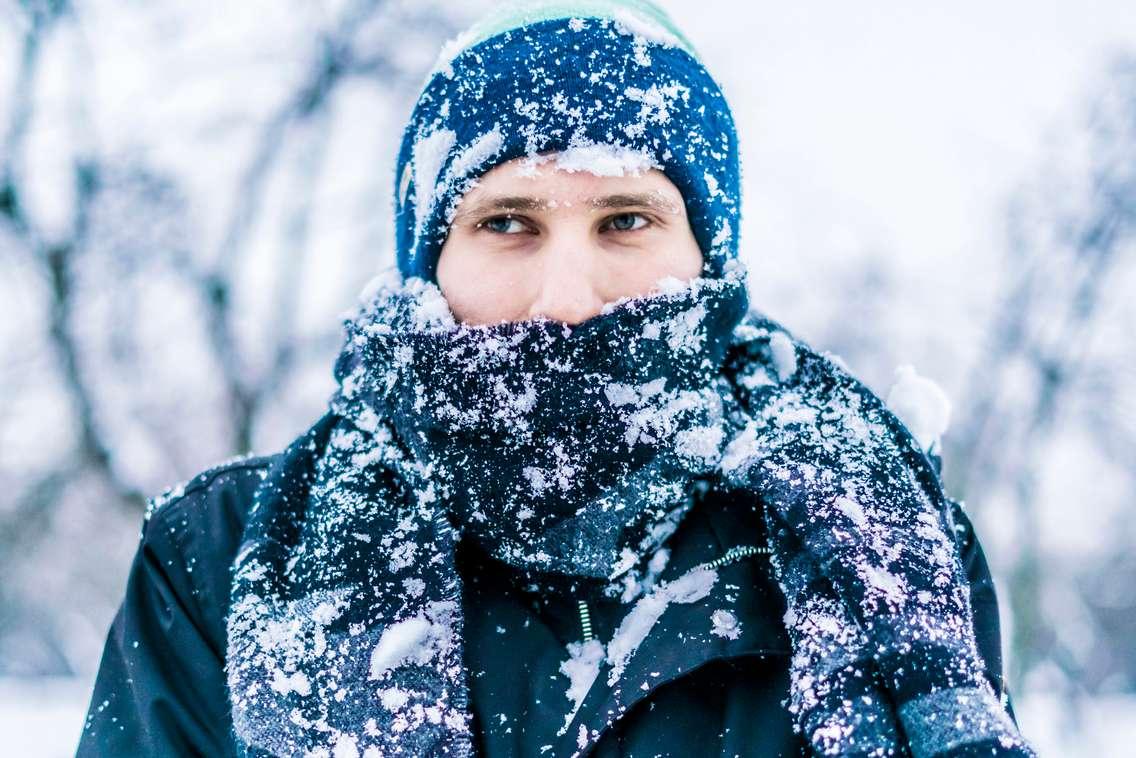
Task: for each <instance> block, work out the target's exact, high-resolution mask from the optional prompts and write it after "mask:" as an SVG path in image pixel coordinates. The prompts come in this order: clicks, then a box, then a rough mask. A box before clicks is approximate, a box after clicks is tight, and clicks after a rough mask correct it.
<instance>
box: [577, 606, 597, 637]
mask: <svg viewBox="0 0 1136 758" xmlns="http://www.w3.org/2000/svg"><path fill="white" fill-rule="evenodd" d="M576 607H577V608H579V609H580V631H582V632H583V633H584V642H590V641H591V640H592V639H594V635H593V634H592V611H591V609H590V608H588V602H587V601H586V600H577V601H576Z"/></svg>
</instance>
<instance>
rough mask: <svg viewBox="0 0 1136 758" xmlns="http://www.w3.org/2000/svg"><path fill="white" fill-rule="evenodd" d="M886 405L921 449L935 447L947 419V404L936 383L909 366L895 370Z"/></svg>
mask: <svg viewBox="0 0 1136 758" xmlns="http://www.w3.org/2000/svg"><path fill="white" fill-rule="evenodd" d="M886 402H887V405H888V407H889V408H891V410H892V412H893V413H895V415H896V416H898V417H899V418H900V420H901V421H903V423H904V425H905V426H906V427H907V428H908V429H909V430H910V431H911V436H913V437H914V438H915V440H916V441H917V442H918V443H919V446H920V447H921V448H923V450H926V451H930V450H932V449H933V448H935V447H937V446H938V444H939V441H940V437H941V436H942V435H943V434H944V433H945V432H946V431H947V426H948V425H949V424H950V418H951V401H950V399H949V398H948V397H947V393H945V392H944V391H943V390H942V388H941V387H939V385H938V384H936V383H935V382H934V381H932V380H931V379H928V378H927V377H924V376H919V375H918V374H917V373H916V372H915V367H914V366H912V365H911V364H907V363H905V364H903V365H901V366H897V367H896V369H895V382H894V383H893V384H892V387H891V390H889V391H888V395H887V401H886Z"/></svg>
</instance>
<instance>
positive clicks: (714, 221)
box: [394, 0, 741, 281]
mask: <svg viewBox="0 0 1136 758" xmlns="http://www.w3.org/2000/svg"><path fill="white" fill-rule="evenodd" d="M570 149H578V150H583V151H585V154H586V151H588V150H593V151H597V153H599V154H604V153H605V151H606V154H608V155H610V154H611V151H617V152H622V153H624V156H625V157H626V154H627V153H626V151H635V152H636V153H637V154H638V156H637V157H641V158H642V160H643V161H644V162H645V164H646V165H648V166H654V167H656V168H659V169H660V170H662V171H663V173H664V174H665V175H666V176H667V178H669V179H670V180H671V181H672V182H673V183H674V184H675V186H676V187H678V189H679V191H680V192H681V193H682V196H683V198H684V200H685V204H686V211H687V216H688V218H689V220H690V226H691V229H692V231H693V232H694V237H695V239H696V240H697V242H698V245H699V247H700V248H701V249H702V253H703V259H704V266H703V275H705V276H712V277H718V276H720V275H721V274H722V273H723V271H724V266H725V264H726V262H727V261H728V260H730V259H733V258H735V257H736V255H737V239H738V221H739V219H740V211H741V207H740V206H741V188H740V182H739V169H738V148H737V133H736V131H735V130H734V120H733V116H732V114H731V113H730V109H729V106H728V105H727V103H726V99H725V96H724V95H723V94H722V91H721V89H720V88H719V87H718V84H717V83H716V82H715V81H714V79H713V78H711V76H710V74H709V73H708V72H707V71H706V69H705V67H704V66H703V65H702V63H701V61H700V60H699V57H698V54H697V53H696V52H695V50H694V48H693V46H692V45H691V44H690V43H689V42H688V41H687V40H686V38H685V37H683V36H682V34H681V32H679V31H678V29H677V28H676V27H675V26H674V24H673V22H672V21H671V20H670V18H669V17H668V16H667V15H666V14H665V13H664V12H663V11H662V10H661V9H659V8H658V7H656V6H655V5H653V4H651V3H649V2H645V1H643V0H574V1H570V2H555V1H554V0H545V1H538V2H529V3H526V4H523V5H520V6H517V5H509V6H508V7H506V8H503V9H499V10H497V11H495V12H493V13H491V14H490V15H488V16H486V17H485V18H483V19H482V20H481V21H480V22H478V23H477V24H475V25H474V26H473V27H471V28H470V29H469V30H467V31H466V32H464V33H463V34H461V35H459V36H458V37H457V38H456V39H454V40H453V41H451V42H450V43H448V44H447V45H446V47H445V48H444V49H443V50H442V53H441V55H440V56H439V59H438V62H437V63H436V64H435V66H434V69H433V70H432V71H431V72H430V74H429V75H428V77H427V80H426V83H425V86H424V88H423V90H422V92H421V94H420V95H419V97H418V102H417V103H416V104H415V106H414V111H413V113H412V114H411V116H410V121H409V123H408V124H407V126H406V130H405V132H404V134H403V139H402V146H401V148H400V150H399V155H398V165H397V168H396V171H395V193H394V202H395V242H396V247H397V257H398V267H399V270H400V271H401V273H402V275H403V276H404V277H410V276H419V277H422V278H424V279H426V280H428V281H436V280H435V273H436V270H437V265H438V257H439V255H440V253H441V248H442V245H443V243H444V242H445V240H446V235H447V233H448V230H449V225H450V222H451V221H452V220H453V217H454V213H455V211H456V208H457V205H458V203H459V202H460V200H461V197H462V195H463V194H464V193H465V192H466V191H468V190H469V189H470V188H471V187H472V186H473V185H474V184H475V183H476V179H477V177H479V176H480V175H482V174H484V173H485V172H486V171H488V170H490V169H491V168H493V167H494V166H496V165H498V164H501V163H504V162H506V161H508V160H512V159H513V158H518V157H523V156H530V157H532V156H535V155H538V154H540V153H545V152H551V151H562V150H570Z"/></svg>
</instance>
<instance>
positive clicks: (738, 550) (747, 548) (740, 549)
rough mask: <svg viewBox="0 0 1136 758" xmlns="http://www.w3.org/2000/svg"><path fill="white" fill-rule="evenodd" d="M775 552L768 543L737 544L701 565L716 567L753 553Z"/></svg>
mask: <svg viewBox="0 0 1136 758" xmlns="http://www.w3.org/2000/svg"><path fill="white" fill-rule="evenodd" d="M772 552H773V548H771V547H769V546H768V545H763V546H758V545H737V546H736V547H732V548H730V549H729V550H727V551H726V554H725V555H723V556H722V557H720V558H715V559H714V560H712V561H707V562H706V563H703V564H701V565H700V566H699V568H702V569H715V568H718V567H719V566H723V565H725V564H727V563H733V562H734V561H739V560H741V559H742V558H748V557H750V556H751V555H769V554H771V553H772Z"/></svg>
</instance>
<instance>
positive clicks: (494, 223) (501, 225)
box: [477, 216, 526, 234]
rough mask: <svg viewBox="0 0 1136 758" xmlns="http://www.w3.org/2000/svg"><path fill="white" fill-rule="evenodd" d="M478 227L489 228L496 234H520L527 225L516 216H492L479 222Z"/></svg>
mask: <svg viewBox="0 0 1136 758" xmlns="http://www.w3.org/2000/svg"><path fill="white" fill-rule="evenodd" d="M477 228H478V229H488V230H489V231H490V232H493V233H494V234H518V233H520V232H523V231H525V229H526V227H525V225H524V224H523V223H521V221H520V220H519V219H517V218H516V217H514V216H490V217H489V218H487V219H483V220H481V221H480V222H478V224H477Z"/></svg>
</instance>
